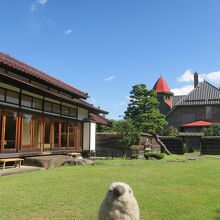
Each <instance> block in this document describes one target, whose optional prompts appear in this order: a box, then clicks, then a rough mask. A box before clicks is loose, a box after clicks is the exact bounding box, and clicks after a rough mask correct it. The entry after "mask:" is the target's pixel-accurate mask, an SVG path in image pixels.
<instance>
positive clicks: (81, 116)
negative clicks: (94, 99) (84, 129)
mask: <svg viewBox="0 0 220 220" xmlns="http://www.w3.org/2000/svg"><path fill="white" fill-rule="evenodd" d="M87 118H88V110H86V109H83V108H78V119H79V120H84V119H87Z"/></svg>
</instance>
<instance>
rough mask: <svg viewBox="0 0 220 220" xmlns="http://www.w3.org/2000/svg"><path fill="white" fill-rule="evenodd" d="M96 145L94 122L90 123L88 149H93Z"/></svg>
mask: <svg viewBox="0 0 220 220" xmlns="http://www.w3.org/2000/svg"><path fill="white" fill-rule="evenodd" d="M95 146H96V123H93V122H92V123H91V124H90V150H91V151H92V150H95Z"/></svg>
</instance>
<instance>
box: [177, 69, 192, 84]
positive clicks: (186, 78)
mask: <svg viewBox="0 0 220 220" xmlns="http://www.w3.org/2000/svg"><path fill="white" fill-rule="evenodd" d="M177 80H178V81H179V82H191V81H193V72H192V71H191V70H186V71H185V73H183V75H181V76H180V77H179V78H178V79H177Z"/></svg>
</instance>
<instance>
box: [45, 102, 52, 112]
mask: <svg viewBox="0 0 220 220" xmlns="http://www.w3.org/2000/svg"><path fill="white" fill-rule="evenodd" d="M44 111H46V112H52V103H51V102H44Z"/></svg>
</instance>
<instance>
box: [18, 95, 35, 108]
mask: <svg viewBox="0 0 220 220" xmlns="http://www.w3.org/2000/svg"><path fill="white" fill-rule="evenodd" d="M31 102H32V98H31V97H30V96H27V95H22V96H21V105H22V106H25V107H29V108H31Z"/></svg>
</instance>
